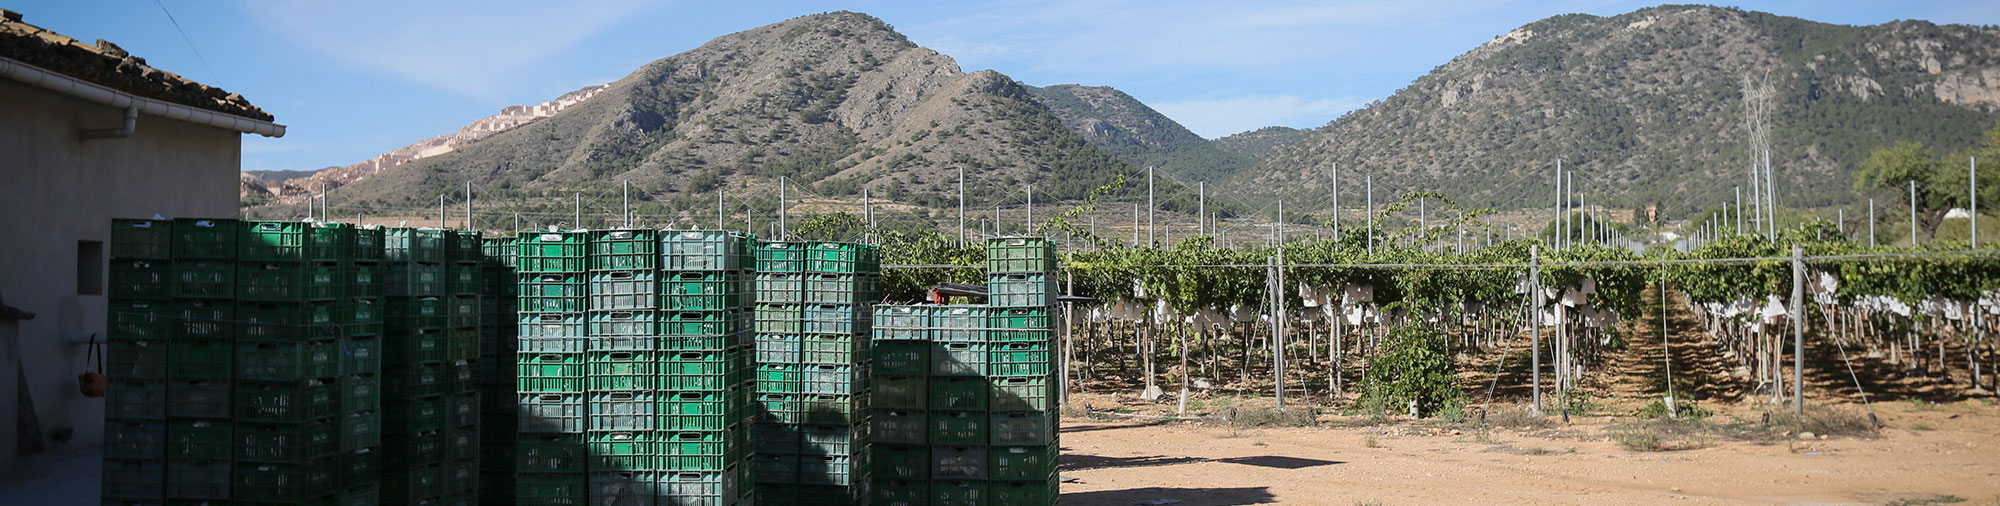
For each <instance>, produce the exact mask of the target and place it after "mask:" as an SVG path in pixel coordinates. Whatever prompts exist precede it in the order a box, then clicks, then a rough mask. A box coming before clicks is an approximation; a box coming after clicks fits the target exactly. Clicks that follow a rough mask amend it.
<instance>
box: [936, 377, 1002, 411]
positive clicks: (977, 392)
mask: <svg viewBox="0 0 2000 506" xmlns="http://www.w3.org/2000/svg"><path fill="white" fill-rule="evenodd" d="M989 388H990V386H989V383H988V382H987V379H986V378H981V377H977V376H932V377H931V378H930V405H929V407H930V409H942V410H960V411H985V410H987V409H988V407H989V406H991V403H990V402H988V395H987V390H988V389H989Z"/></svg>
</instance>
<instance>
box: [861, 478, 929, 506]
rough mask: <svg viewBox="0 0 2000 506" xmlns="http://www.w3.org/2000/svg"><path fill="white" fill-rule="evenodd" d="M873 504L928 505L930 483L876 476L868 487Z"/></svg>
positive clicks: (890, 505)
mask: <svg viewBox="0 0 2000 506" xmlns="http://www.w3.org/2000/svg"><path fill="white" fill-rule="evenodd" d="M870 491H871V493H872V494H873V499H874V504H875V506H928V505H929V504H931V484H930V482H929V481H927V480H908V479H885V478H882V477H881V476H879V475H878V476H876V478H875V483H874V485H872V486H871V489H870Z"/></svg>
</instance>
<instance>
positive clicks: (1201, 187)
mask: <svg viewBox="0 0 2000 506" xmlns="http://www.w3.org/2000/svg"><path fill="white" fill-rule="evenodd" d="M1195 184H1196V186H1195V188H1196V189H1197V190H1196V191H1197V192H1199V193H1197V194H1196V195H1198V197H1197V198H1196V200H1195V202H1196V205H1195V215H1194V222H1195V227H1194V228H1195V231H1196V232H1197V233H1198V234H1199V235H1208V222H1207V221H1203V219H1204V218H1206V217H1207V216H1208V182H1207V181H1199V182H1196V183H1195Z"/></svg>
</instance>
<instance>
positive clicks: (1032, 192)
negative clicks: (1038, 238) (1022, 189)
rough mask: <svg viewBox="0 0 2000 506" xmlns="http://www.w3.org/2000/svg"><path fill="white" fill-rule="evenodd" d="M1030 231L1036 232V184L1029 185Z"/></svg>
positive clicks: (1030, 232)
mask: <svg viewBox="0 0 2000 506" xmlns="http://www.w3.org/2000/svg"><path fill="white" fill-rule="evenodd" d="M1028 233H1029V234H1034V233H1035V185H1028Z"/></svg>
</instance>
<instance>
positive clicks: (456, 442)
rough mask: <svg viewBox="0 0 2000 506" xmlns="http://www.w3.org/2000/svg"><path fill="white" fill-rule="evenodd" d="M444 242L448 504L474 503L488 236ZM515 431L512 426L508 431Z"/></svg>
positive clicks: (458, 235) (460, 233) (451, 234)
mask: <svg viewBox="0 0 2000 506" xmlns="http://www.w3.org/2000/svg"><path fill="white" fill-rule="evenodd" d="M444 239H445V241H444V245H445V278H446V282H445V293H446V301H447V302H446V304H445V362H446V364H447V368H446V371H447V372H448V373H449V374H450V378H451V379H450V381H449V383H448V384H447V386H446V387H445V390H444V397H445V410H446V411H445V428H444V430H443V431H441V436H442V437H443V439H444V443H445V475H444V484H445V503H446V504H452V505H465V506H472V505H474V504H477V503H478V502H479V492H480V485H479V477H480V474H481V473H480V468H481V467H482V466H483V465H482V463H481V461H480V449H481V447H482V446H483V445H482V443H483V441H484V439H482V436H481V434H480V430H481V425H482V424H481V423H480V416H481V415H483V414H484V410H482V409H481V408H480V400H481V399H480V388H479V376H478V371H479V358H480V353H481V349H482V347H481V344H482V343H481V342H480V328H481V324H482V322H483V321H484V320H483V319H482V318H481V317H482V316H483V313H484V311H485V309H484V308H483V307H482V304H481V302H480V301H481V298H482V295H481V294H483V293H484V292H485V291H486V289H487V286H486V278H485V273H486V266H485V265H483V262H484V259H485V257H486V252H485V250H484V238H482V237H480V234H479V232H477V231H470V230H454V231H447V232H446V233H445V236H444ZM508 432H512V430H511V429H510V430H508Z"/></svg>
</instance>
